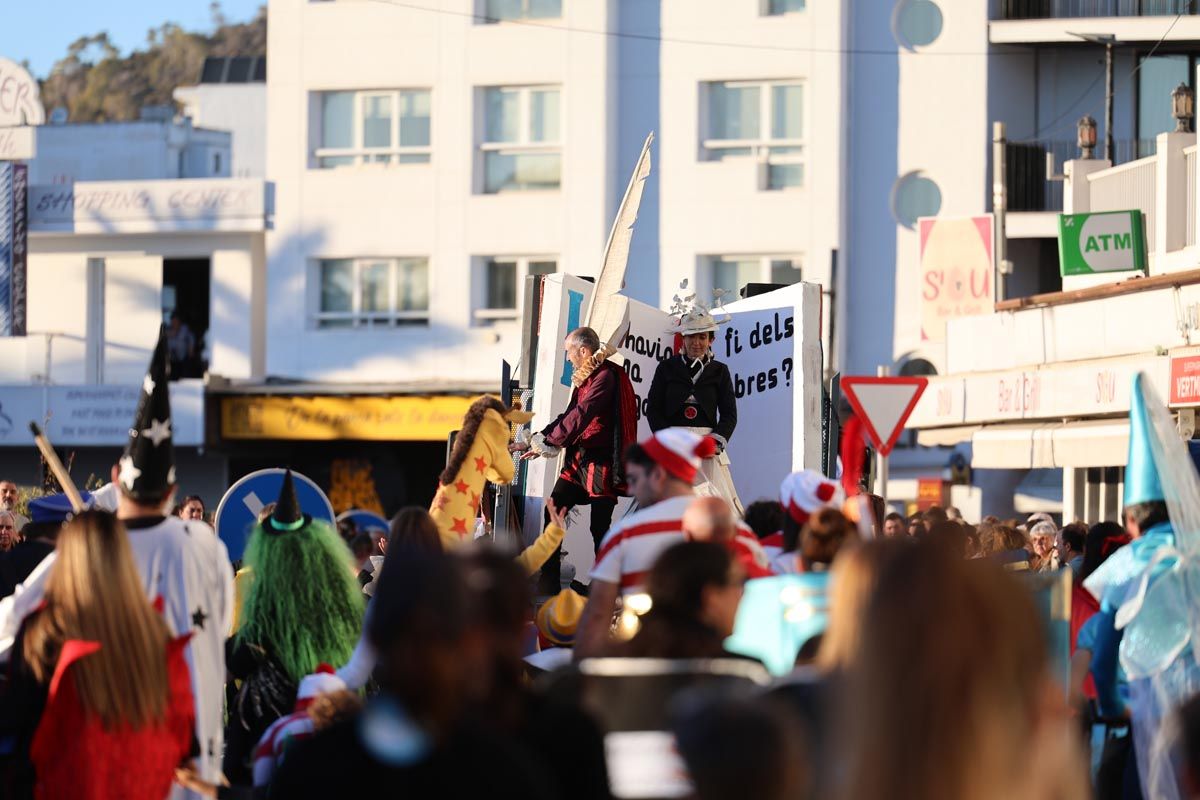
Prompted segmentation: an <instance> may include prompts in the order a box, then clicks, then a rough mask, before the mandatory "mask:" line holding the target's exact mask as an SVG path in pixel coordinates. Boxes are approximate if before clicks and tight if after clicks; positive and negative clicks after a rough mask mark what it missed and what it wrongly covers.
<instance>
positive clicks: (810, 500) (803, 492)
mask: <svg viewBox="0 0 1200 800" xmlns="http://www.w3.org/2000/svg"><path fill="white" fill-rule="evenodd" d="M844 500H845V496H844V495H843V492H842V487H841V486H839V485H838V483H837V481H832V480H830V479H829V478H826V477H825V476H824V475H822V474H821V473H819V472H816V471H814V470H811V469H802V470H799V471H797V472H793V473H792V474H791V475H788V476H787V477H786V478H784V479H783V483H781V484H780V485H779V502H780V503H782V504H783V507H784V508H785V509H787V512H788V514H790V515H791V517H792V519H793V520H795V521H796V524H797V525H803V524H804V523H805V522H808V518H809V517H810V516H812V515H813V513H814V512H815V511H816V510H817V509H820V508H825V507H826V506H832V507H833V508H841V506H842V503H843V502H844Z"/></svg>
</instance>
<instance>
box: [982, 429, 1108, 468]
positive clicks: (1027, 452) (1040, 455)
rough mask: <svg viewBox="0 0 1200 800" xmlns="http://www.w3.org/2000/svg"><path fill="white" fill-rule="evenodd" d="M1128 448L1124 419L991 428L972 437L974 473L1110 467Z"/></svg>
mask: <svg viewBox="0 0 1200 800" xmlns="http://www.w3.org/2000/svg"><path fill="white" fill-rule="evenodd" d="M1128 449H1129V422H1128V421H1127V420H1126V419H1111V420H1084V421H1073V422H1053V423H1043V424H1035V425H1029V424H1024V425H991V426H988V427H986V428H982V429H981V430H979V431H977V432H976V433H975V434H974V435H973V436H972V437H971V450H972V457H971V466H972V467H975V468H976V469H1055V468H1058V467H1114V466H1120V465H1122V464H1124V463H1125V459H1126V457H1127V455H1128Z"/></svg>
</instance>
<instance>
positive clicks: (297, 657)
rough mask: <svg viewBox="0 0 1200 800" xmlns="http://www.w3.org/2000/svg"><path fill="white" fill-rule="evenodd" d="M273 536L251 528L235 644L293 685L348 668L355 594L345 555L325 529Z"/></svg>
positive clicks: (358, 600)
mask: <svg viewBox="0 0 1200 800" xmlns="http://www.w3.org/2000/svg"><path fill="white" fill-rule="evenodd" d="M304 521H305V522H306V523H307V524H304V525H301V526H300V527H297V528H296V529H295V530H292V531H286V532H280V531H276V530H273V529H264V527H263V525H261V524H259V525H255V526H254V530H253V532H252V533H251V534H250V542H249V544H247V546H246V553H245V564H246V565H247V566H249V567H250V568H251V569H252V570H253V575H252V578H251V582H250V589H249V591H248V592H247V594H246V599H245V601H244V603H245V605H244V606H243V608H242V615H241V617H240V619H241V627H240V628H239V629H238V632H237V637H238V642H239V643H241V642H243V641H244V642H249V643H252V644H257V645H259V646H260V647H262V648H264V649H265V650H266V651H267V652H268V653H270V654H271V655H272V656H274V658H275V660H276V661H278V662H279V664H280V666H282V667H283V669H284V670H285V671H286V672H287V674H288V675H289V676H291V678H292V680H294V681H297V682H299V680H300V679H301V678H303V677H304V676H305V675H308V674H310V673H312V672H313V671H314V670H315V669H316V668H317V665H318V664H320V663H322V662H324V663H327V664H331V665H332V666H334V667H338V666H341V665H343V664H345V663H346V662H347V661H349V660H350V654H351V653H352V652H353V651H354V645H355V643H356V642H357V641H358V636H359V634H360V633H361V631H362V623H363V602H364V601H363V593H362V588H361V587H360V586H359V585H358V581H357V580H355V577H354V571H353V561H352V557H351V554H350V550H349V549H348V548H347V547H346V545H345V543H344V542H343V541H342V538H341V537H340V536H339V535H338V534H337V531H335V530H334V529H333V528H332V527H330V526H329V524H328V523H325V522H323V521H321V520H310V519H309V518H307V517H306V518H305V520H304Z"/></svg>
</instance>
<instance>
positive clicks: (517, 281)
mask: <svg viewBox="0 0 1200 800" xmlns="http://www.w3.org/2000/svg"><path fill="white" fill-rule="evenodd" d="M557 271H558V262H557V261H556V260H555V259H554V258H550V257H546V256H530V257H516V256H493V257H488V258H483V259H480V261H479V267H478V270H477V273H476V274H477V280H476V284H477V288H476V291H475V296H476V297H477V298H478V299H477V301H476V304H475V324H476V325H493V324H495V323H496V322H497V321H501V320H515V319H517V318H518V317H519V316H520V314H521V300H522V297H523V294H524V287H525V277H526V276H528V275H550V274H552V273H554V272H557Z"/></svg>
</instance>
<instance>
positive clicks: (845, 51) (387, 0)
mask: <svg viewBox="0 0 1200 800" xmlns="http://www.w3.org/2000/svg"><path fill="white" fill-rule="evenodd" d="M367 1H368V2H372V3H377V4H379V5H385V6H393V7H396V8H404V9H409V10H411V11H424V12H427V13H430V14H443V15H445V16H452V17H461V18H463V19H469V20H472V21H474V22H483V23H488V22H495V21H496V20H494V19H492V18H491V17H488V16H487V15H486V14H476V13H474V12H471V11H455V10H454V9H448V8H430V7H428V6H422V5H418V4H416V3H405V2H403V1H402V0H367ZM504 22H505V24H508V25H524V26H527V27H530V28H539V29H543V30H552V31H561V32H563V33H581V34H587V35H591V36H610V37H613V38H617V39H630V40H634V41H644V42H658V43H662V44H683V45H694V46H700V47H729V48H736V49H742V50H768V51H772V50H773V51H778V52H785V53H816V54H823V55H862V56H899V55H900V54H901V53H905V54H906V55H918V56H976V57H1002V56H1017V55H1028V54H1029V53H1032V52H1033V51H1032V50H1031V49H1029V48H1017V47H1006V48H1005V49H1004V50H972V51H962V50H957V51H955V50H917V51H905V50H904V49H902V48H900V47H899V46H897V48H896V49H895V50H888V49H871V48H840V47H789V46H786V45H771V44H758V43H750V42H729V41H720V40H716V39H684V38H679V37H675V36H660V35H657V34H651V33H634V32H631V31H602V30H596V29H594V28H575V27H572V26H570V25H557V24H554V23H550V22H533V21H530V20H522V19H512V20H505V21H504Z"/></svg>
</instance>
